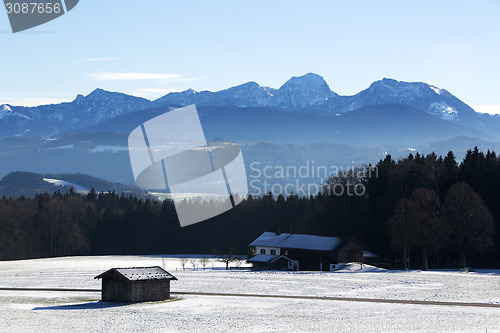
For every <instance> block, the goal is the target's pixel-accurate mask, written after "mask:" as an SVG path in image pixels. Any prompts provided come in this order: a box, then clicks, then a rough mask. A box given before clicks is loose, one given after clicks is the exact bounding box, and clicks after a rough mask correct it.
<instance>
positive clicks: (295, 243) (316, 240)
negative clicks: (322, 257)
mask: <svg viewBox="0 0 500 333" xmlns="http://www.w3.org/2000/svg"><path fill="white" fill-rule="evenodd" d="M340 244H342V239H340V238H338V237H325V236H314V235H302V234H288V233H282V234H279V235H278V234H276V233H274V232H267V231H266V232H264V233H263V234H262V235H260V236H259V238H257V239H256V240H254V241H253V242H252V243H251V244H250V246H264V247H278V248H285V249H302V250H316V251H333V250H335V248H337V247H338V246H339V245H340Z"/></svg>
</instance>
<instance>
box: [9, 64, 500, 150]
mask: <svg viewBox="0 0 500 333" xmlns="http://www.w3.org/2000/svg"><path fill="white" fill-rule="evenodd" d="M190 104H196V105H197V106H198V107H203V106H207V107H233V108H234V107H235V108H239V109H245V108H259V109H261V108H265V109H269V111H268V112H269V113H272V112H275V111H283V112H293V113H299V114H302V115H304V117H306V118H307V115H311V114H313V115H322V116H336V117H339V116H341V115H343V114H347V113H351V112H356V111H358V110H360V109H363V108H365V107H369V106H374V105H386V104H390V105H401V106H403V105H404V106H409V107H413V108H415V109H417V110H420V111H422V112H424V113H427V114H429V115H431V116H433V117H435V118H437V119H441V120H445V121H447V122H449V123H454V124H460V125H462V126H464V127H466V128H469V129H472V130H475V131H479V132H480V133H479V134H480V135H481V136H483V137H484V138H488V139H492V138H497V137H498V136H499V129H500V119H499V118H498V117H495V116H491V115H485V114H479V113H477V112H475V111H474V110H473V109H472V108H471V107H470V106H468V105H467V104H465V103H464V102H462V101H461V100H460V99H458V98H457V97H455V96H453V95H452V94H451V93H450V92H448V91H446V90H445V89H440V88H437V87H435V86H432V85H429V84H426V83H421V82H402V81H396V80H393V79H382V80H380V81H376V82H374V83H372V84H371V85H370V87H368V88H367V89H365V90H363V91H361V92H359V93H358V94H355V95H353V96H341V95H338V94H337V93H335V92H333V91H332V90H331V89H330V87H329V86H328V84H327V83H326V81H325V80H324V79H323V78H322V77H321V76H319V75H317V74H313V73H309V74H306V75H303V76H300V77H292V78H291V79H290V80H288V81H287V82H285V83H284V84H283V85H282V86H281V87H280V88H279V89H274V88H270V87H263V86H260V85H258V84H257V83H255V82H248V83H245V84H242V85H239V86H236V87H232V88H229V89H225V90H221V91H217V92H210V91H201V92H197V91H194V90H192V89H189V90H186V91H183V92H178V93H170V94H168V95H165V96H163V97H161V98H159V99H157V100H154V101H149V100H147V99H144V98H140V97H135V96H130V95H125V94H121V93H116V92H108V91H105V90H102V89H96V90H94V91H93V92H92V93H90V94H89V95H87V96H82V95H78V96H77V97H76V98H75V100H74V101H72V102H69V103H61V104H53V105H43V106H38V107H23V106H12V105H2V106H0V138H5V137H10V136H46V137H50V136H54V135H58V134H61V133H65V132H71V131H74V130H82V129H85V128H92V127H95V126H97V125H100V124H102V123H104V122H106V121H108V120H110V119H113V118H116V117H119V116H122V115H126V114H129V113H133V112H137V111H143V110H148V109H158V108H164V110H165V108H167V109H166V110H168V109H169V107H178V106H186V105H190ZM282 116H283V118H286V117H291V116H290V115H287V114H282ZM356 116H358V117H363V113H362V112H358V114H357V115H356ZM356 116H355V117H356ZM337 119H338V118H337ZM416 125H417V127H418V124H416ZM462 134H464V133H462ZM472 134H473V135H478V133H476V132H473V133H472ZM257 141H259V140H258V138H257ZM323 141H335V138H328V137H325V138H324V139H323Z"/></svg>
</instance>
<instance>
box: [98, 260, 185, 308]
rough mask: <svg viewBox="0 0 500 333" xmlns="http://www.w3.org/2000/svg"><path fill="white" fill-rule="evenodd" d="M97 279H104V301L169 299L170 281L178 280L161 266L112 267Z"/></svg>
mask: <svg viewBox="0 0 500 333" xmlns="http://www.w3.org/2000/svg"><path fill="white" fill-rule="evenodd" d="M95 279H102V300H103V301H108V302H126V303H138V302H151V301H163V300H167V299H169V298H170V281H172V280H177V278H176V277H175V276H173V275H172V274H170V273H169V272H167V271H166V270H164V269H162V268H161V267H159V266H154V267H132V268H112V269H110V270H107V271H106V272H104V273H102V274H100V275H98V276H96V277H95Z"/></svg>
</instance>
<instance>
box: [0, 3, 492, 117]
mask: <svg viewBox="0 0 500 333" xmlns="http://www.w3.org/2000/svg"><path fill="white" fill-rule="evenodd" d="M0 46H1V51H0V104H2V103H9V104H13V105H38V104H46V103H50V102H60V101H70V100H73V99H74V98H75V96H76V95H77V94H79V93H81V94H84V95H87V94H88V93H90V92H91V91H92V90H94V89H95V88H97V87H99V88H103V89H106V90H111V91H119V92H124V93H128V94H133V95H138V96H143V97H146V98H148V99H155V98H158V97H160V96H162V95H164V94H166V93H168V92H170V91H181V90H185V89H188V88H193V89H195V90H212V91H215V90H220V89H224V88H228V87H230V86H233V85H237V84H241V83H244V82H247V81H256V82H258V83H259V84H261V85H266V86H271V87H274V88H279V87H280V86H281V85H282V84H283V83H284V82H285V81H286V80H288V79H289V78H290V77H291V76H297V75H302V74H305V73H308V72H314V73H318V74H320V75H322V76H323V77H324V78H325V80H326V81H327V82H328V83H329V85H330V87H331V89H332V90H334V91H335V92H337V93H339V94H343V95H347V94H355V93H357V92H359V91H361V90H363V89H365V88H367V87H368V86H369V85H370V83H371V82H373V81H375V80H379V79H382V78H383V77H389V78H394V79H397V80H404V81H423V82H427V83H430V84H433V85H436V86H438V87H440V88H445V89H447V90H449V91H450V92H451V93H453V94H455V95H456V96H457V97H459V98H460V99H462V100H463V101H465V102H466V103H468V104H470V105H472V106H475V107H476V106H478V107H476V110H477V111H483V112H484V111H487V110H490V111H495V110H497V111H498V112H500V91H499V86H500V84H499V82H500V81H499V78H500V65H499V63H500V0H476V1H470V0H469V1H456V0H453V1H439V0H433V1H426V0H424V1H422V0H419V1H411V3H410V2H409V1H401V0H397V1H383V0H379V1H373V0H367V1H345V0H344V1H332V0H330V1H291V0H286V1H277V0H267V1H260V0H252V1H237V0H232V1H207V0H200V1H187V0H184V1H168V0H135V1H131V0H80V3H79V4H78V6H77V7H75V8H74V9H73V10H72V11H70V12H69V13H67V14H66V15H64V16H62V17H60V18H58V19H56V20H54V21H52V22H49V23H47V24H45V25H42V26H39V27H37V28H34V29H31V30H29V31H26V32H21V33H17V34H12V32H11V31H10V25H9V22H8V19H7V14H6V13H5V11H3V10H0ZM485 106H489V109H488V108H487V107H485Z"/></svg>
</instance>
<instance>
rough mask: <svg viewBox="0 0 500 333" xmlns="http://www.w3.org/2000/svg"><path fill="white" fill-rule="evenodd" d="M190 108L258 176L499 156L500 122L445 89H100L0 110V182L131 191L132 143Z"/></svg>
mask: <svg viewBox="0 0 500 333" xmlns="http://www.w3.org/2000/svg"><path fill="white" fill-rule="evenodd" d="M0 102H1V101H0ZM191 104H196V106H197V108H198V112H199V115H200V120H201V123H202V126H203V130H204V132H205V135H206V137H207V139H208V140H209V141H220V140H230V141H232V142H238V143H240V145H241V146H242V151H243V153H244V158H245V164H246V165H247V173H249V172H251V171H249V170H251V168H250V165H252V163H254V162H257V163H259V165H260V166H261V167H265V166H266V165H285V166H287V165H294V166H301V165H304V163H306V162H307V161H315V162H316V163H318V164H322V165H338V166H352V165H353V164H361V163H375V162H377V161H378V160H379V159H381V158H383V157H384V156H385V155H387V154H391V155H392V156H393V157H396V158H397V157H401V156H405V155H407V154H408V153H409V152H415V151H418V152H421V153H430V152H432V151H435V152H436V153H437V154H446V153H447V152H448V150H454V151H455V153H456V154H457V158H458V159H461V157H462V156H463V154H464V153H465V151H466V150H467V149H471V148H473V147H474V146H475V145H478V146H480V148H481V149H484V150H486V149H495V150H499V149H500V117H498V116H492V115H488V114H481V113H478V112H475V111H474V110H473V108H471V107H470V106H468V105H467V104H466V103H464V102H463V101H461V100H460V99H459V98H457V97H456V96H454V95H453V94H452V93H450V92H448V91H447V90H445V89H442V88H438V87H436V86H433V85H430V84H427V83H422V82H403V81H396V80H394V79H387V78H385V79H382V80H379V81H376V82H373V83H372V84H371V85H370V86H369V87H368V88H367V89H365V90H363V91H361V92H359V93H357V94H355V95H352V96H341V95H339V94H337V93H335V92H333V91H332V90H331V89H330V87H329V86H328V84H327V83H326V82H325V80H324V79H323V78H322V77H321V76H319V75H317V74H313V73H309V74H306V75H303V76H300V77H292V78H291V79H290V80H288V81H287V82H285V83H284V84H283V85H282V86H281V87H280V88H279V89H274V88H270V87H263V86H260V85H259V84H257V83H255V82H248V83H245V84H242V85H239V86H235V87H231V88H229V89H225V90H221V91H217V92H210V91H201V92H197V91H194V90H192V89H189V90H186V91H183V92H177V93H170V94H168V95H165V96H163V97H161V98H159V99H157V100H153V101H150V100H147V99H144V98H140V97H135V96H130V95H126V94H122V93H117V92H109V91H105V90H102V89H96V90H94V91H93V92H92V93H90V94H89V95H87V96H83V95H78V96H77V97H76V98H75V100H74V101H72V102H69V103H61V104H54V105H43V106H38V107H23V106H13V105H5V104H4V105H1V106H0V177H3V176H5V175H7V174H8V173H10V172H13V171H29V172H35V173H38V174H48V173H58V174H61V173H62V174H65V173H75V172H79V173H82V174H89V175H92V176H95V177H100V178H103V179H107V180H111V181H114V182H120V183H122V184H132V183H133V182H134V180H133V176H132V172H131V168H130V160H129V156H128V148H127V137H128V134H129V133H130V132H131V131H132V130H133V129H134V128H136V127H137V126H139V125H140V124H142V123H143V122H145V121H147V120H149V119H151V118H153V117H155V116H157V115H160V114H162V113H165V112H167V111H169V110H173V109H175V108H178V107H182V106H186V105H191ZM248 176H249V181H251V179H250V178H251V173H249V174H248ZM277 181H281V180H277ZM318 181H320V179H314V182H315V183H317V182H318Z"/></svg>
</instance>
